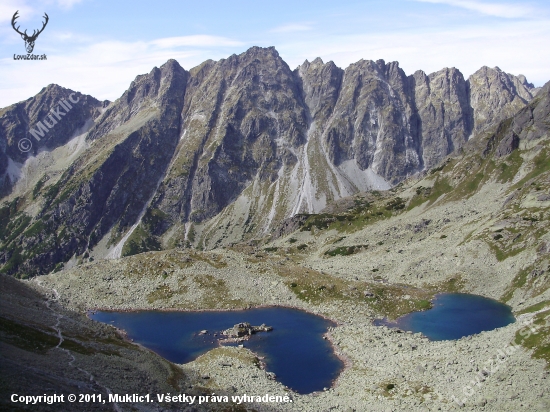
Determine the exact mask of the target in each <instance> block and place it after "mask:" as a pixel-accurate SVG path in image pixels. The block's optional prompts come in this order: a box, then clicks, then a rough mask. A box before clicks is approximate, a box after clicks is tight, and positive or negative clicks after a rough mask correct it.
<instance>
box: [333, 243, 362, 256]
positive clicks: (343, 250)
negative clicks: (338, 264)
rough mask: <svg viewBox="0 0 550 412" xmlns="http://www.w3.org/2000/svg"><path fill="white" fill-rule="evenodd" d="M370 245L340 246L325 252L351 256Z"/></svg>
mask: <svg viewBox="0 0 550 412" xmlns="http://www.w3.org/2000/svg"><path fill="white" fill-rule="evenodd" d="M368 247H369V245H354V246H339V247H336V248H334V249H329V250H327V251H326V252H325V255H326V256H331V257H333V256H349V255H353V254H355V253H359V252H360V251H362V250H364V249H366V248H368Z"/></svg>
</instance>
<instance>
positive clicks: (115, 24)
mask: <svg viewBox="0 0 550 412" xmlns="http://www.w3.org/2000/svg"><path fill="white" fill-rule="evenodd" d="M16 10H19V15H20V17H19V19H18V24H19V25H20V26H21V29H25V28H28V29H29V30H28V31H29V32H32V30H33V29H35V28H39V27H41V21H42V16H43V13H44V12H46V13H48V15H49V17H50V21H49V23H48V26H47V28H46V29H45V30H44V32H43V33H42V34H40V36H39V38H38V40H37V41H36V46H35V50H34V53H35V54H43V53H45V54H46V55H47V56H48V60H47V61H14V60H13V55H14V54H25V49H24V43H23V40H22V39H21V38H20V36H19V35H18V34H17V33H16V32H15V31H14V30H13V29H12V27H11V18H12V16H13V13H15V11H16ZM549 44H550V2H549V1H548V0H533V1H529V0H527V1H506V0H497V1H493V0H386V1H378V0H372V1H367V0H363V1H357V0H354V1H346V0H341V1H339V2H335V1H325V0H317V1H316V2H300V1H296V0H295V1H287V0H279V1H276V2H275V1H270V2H257V1H244V0H242V1H240V0H234V1H228V0H225V1H209V0H203V1H187V0H181V1H176V0H160V1H157V2H152V1H147V2H146V1H130V0H112V1H106V0H33V1H30V0H0V107H5V106H7V105H9V104H12V103H15V102H17V101H20V100H24V99H27V98H28V97H30V96H33V95H35V94H36V93H38V92H39V91H40V89H42V87H44V86H46V85H48V84H50V83H57V84H59V85H61V86H64V87H68V88H71V89H73V90H78V91H81V92H83V93H87V94H91V95H92V96H94V97H96V98H98V99H109V100H115V99H116V98H118V97H120V95H121V94H122V93H123V92H124V91H125V90H126V89H127V88H128V85H129V84H130V82H131V81H132V80H133V79H134V78H135V77H136V76H137V75H138V74H142V73H148V72H149V71H151V69H152V68H153V67H154V66H160V65H162V64H163V63H164V62H166V60H168V59H170V58H174V59H176V60H178V61H179V62H180V64H181V65H182V66H183V67H184V68H185V69H190V68H192V67H194V66H196V65H198V64H200V63H201V62H202V61H204V60H206V59H214V60H218V59H221V58H225V57H228V56H230V55H231V54H233V53H237V54H238V53H242V52H243V51H245V50H246V49H248V48H249V47H251V46H265V47H267V46H275V47H276V48H277V50H278V51H279V54H280V55H281V57H282V58H283V59H284V60H285V61H286V62H287V63H288V64H289V66H290V67H291V68H292V69H294V68H295V67H296V66H298V65H299V64H301V63H303V61H304V60H305V59H308V60H310V61H311V60H313V59H315V58H316V57H321V58H322V59H323V60H324V61H325V62H326V61H329V60H333V61H334V62H335V63H336V64H337V65H338V66H340V67H342V68H345V67H347V66H348V65H349V64H350V63H353V62H356V61H358V60H360V59H362V58H363V59H372V60H377V59H384V60H386V61H394V60H396V61H398V62H399V63H400V66H401V67H402V68H403V69H404V70H405V72H406V73H407V74H412V73H414V72H415V71H416V70H418V69H421V70H424V71H425V72H427V73H431V72H434V71H437V70H439V69H442V68H443V67H456V68H458V69H460V70H461V71H462V73H463V74H464V75H465V76H469V75H470V74H472V73H473V72H475V71H476V70H477V69H479V68H480V67H481V66H484V65H486V66H490V67H494V66H499V67H500V68H501V69H502V70H504V71H506V72H508V73H513V74H516V75H517V74H524V75H525V76H527V79H528V80H529V81H530V82H532V83H534V84H535V85H536V86H541V85H542V84H544V83H545V82H546V81H548V80H550V53H549V50H550V47H549V46H548V45H549Z"/></svg>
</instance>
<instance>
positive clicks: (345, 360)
mask: <svg viewBox="0 0 550 412" xmlns="http://www.w3.org/2000/svg"><path fill="white" fill-rule="evenodd" d="M279 308H280V309H291V310H295V311H298V312H302V313H306V314H308V315H312V316H316V317H319V318H321V319H323V320H324V321H327V322H329V325H327V327H326V331H325V332H324V333H322V335H321V336H320V338H321V339H322V340H326V341H327V343H328V344H329V346H330V349H331V351H332V355H333V356H334V357H335V358H337V359H338V360H339V361H340V362H341V365H342V366H341V367H340V368H338V370H337V372H336V373H337V377H336V378H335V379H332V380H331V384H330V386H328V387H325V388H324V389H323V390H316V391H312V392H309V393H305V394H303V393H300V392H297V391H296V390H294V389H293V388H290V387H288V388H289V390H291V391H292V392H294V393H296V394H300V395H312V394H316V393H323V392H324V391H326V390H327V389H332V388H336V387H337V386H338V380H339V378H340V376H341V375H342V374H343V373H344V372H346V371H347V370H349V369H350V368H351V367H352V366H353V363H352V361H351V359H350V358H349V357H348V356H346V355H345V354H344V353H343V352H342V351H340V350H339V348H338V346H337V345H336V343H335V340H334V339H335V338H334V336H333V335H332V334H331V331H332V330H334V328H336V327H338V326H342V325H343V323H342V322H338V321H335V320H333V319H331V318H329V317H328V316H326V315H323V314H319V313H315V312H313V311H310V310H306V309H304V308H300V307H296V306H290V305H255V306H247V307H246V308H244V309H211V308H208V309H193V310H188V309H182V308H175V309H171V308H162V309H129V308H125V309H123V310H117V309H113V308H109V309H108V310H104V309H101V308H94V309H88V310H86V311H85V315H86V317H87V318H88V319H90V320H91V321H94V322H99V323H102V324H105V325H109V326H111V327H113V328H114V329H115V330H116V333H117V334H118V335H119V336H121V338H122V339H124V340H125V341H126V342H128V343H130V344H133V345H137V346H138V347H140V348H141V349H144V350H147V351H150V352H153V353H154V354H156V355H158V356H161V357H162V358H163V359H165V360H166V361H168V362H171V363H172V364H174V365H177V366H185V365H189V364H190V363H192V362H194V361H196V360H197V359H199V358H200V357H201V356H204V355H206V354H207V353H208V352H210V351H211V350H214V349H216V348H222V347H231V346H232V345H226V344H225V343H227V341H226V340H223V339H215V344H216V346H215V348H210V349H208V350H207V351H206V352H205V353H203V354H201V355H199V356H197V357H196V358H194V359H193V360H191V361H189V362H184V363H179V362H174V361H170V360H169V359H167V358H166V357H164V356H163V355H161V354H160V353H158V352H156V351H155V350H153V349H151V348H149V347H147V346H144V345H143V344H141V343H139V342H136V341H135V340H134V339H132V338H130V336H129V335H128V333H127V331H126V330H125V329H124V328H122V327H119V326H115V325H113V324H112V323H106V322H102V321H99V320H96V319H94V318H93V317H91V315H94V314H96V313H97V312H105V313H140V312H157V313H190V314H192V313H212V312H223V313H229V312H247V311H252V310H254V309H279ZM243 321H244V320H243ZM203 329H204V330H209V328H207V327H204V328H203ZM235 343H240V341H239V342H235ZM242 344H243V345H244V340H243V341H242ZM243 347H244V348H245V349H247V350H248V351H250V352H251V353H252V354H253V355H254V356H255V357H256V358H257V359H258V360H259V368H260V369H261V370H264V371H267V364H266V362H265V361H264V357H265V356H263V355H261V354H260V353H258V352H256V351H255V350H254V349H251V348H250V347H247V346H243ZM275 379H276V380H277V381H278V382H280V383H281V384H283V385H284V383H283V382H282V381H279V378H278V377H277V378H275ZM285 386H286V385H285Z"/></svg>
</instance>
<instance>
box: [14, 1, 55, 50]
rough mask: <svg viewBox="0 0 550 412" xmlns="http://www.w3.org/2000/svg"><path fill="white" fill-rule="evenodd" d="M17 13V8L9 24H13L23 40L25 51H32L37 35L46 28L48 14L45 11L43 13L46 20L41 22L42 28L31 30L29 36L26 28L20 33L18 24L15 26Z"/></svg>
mask: <svg viewBox="0 0 550 412" xmlns="http://www.w3.org/2000/svg"><path fill="white" fill-rule="evenodd" d="M18 13H19V10H17V11H16V12H15V14H14V15H13V17H12V19H11V25H12V26H13V29H14V30H15V31H16V32H17V33H19V34H20V35H21V38H22V39H23V40H25V48H26V49H27V53H32V51H33V50H34V42H35V41H36V38H37V37H38V35H39V34H40V33H42V32H43V31H44V29H45V28H46V25H47V24H48V20H49V19H50V18H49V17H48V15H47V14H46V13H44V18H45V19H46V21H45V22H44V23H43V26H42V28H41V29H40V30H38V32H37V31H36V30H33V32H32V35H31V36H29V35H28V34H27V30H25V32H23V33H21V32H20V31H19V26H17V27H15V20H16V19H17V18H18V17H19V16H18V15H17V14H18Z"/></svg>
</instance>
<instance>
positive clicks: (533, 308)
mask: <svg viewBox="0 0 550 412" xmlns="http://www.w3.org/2000/svg"><path fill="white" fill-rule="evenodd" d="M547 306H550V300H543V301H542V302H539V303H535V304H534V305H531V306H528V307H526V308H524V309H522V310H520V311H519V312H517V313H516V315H523V314H524V313H533V312H536V311H538V310H541V309H544V308H546V307H547Z"/></svg>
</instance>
